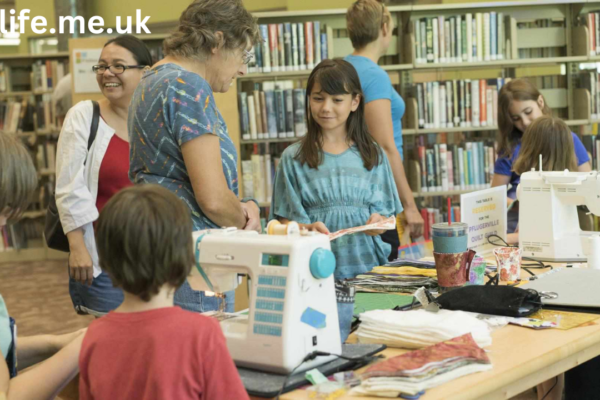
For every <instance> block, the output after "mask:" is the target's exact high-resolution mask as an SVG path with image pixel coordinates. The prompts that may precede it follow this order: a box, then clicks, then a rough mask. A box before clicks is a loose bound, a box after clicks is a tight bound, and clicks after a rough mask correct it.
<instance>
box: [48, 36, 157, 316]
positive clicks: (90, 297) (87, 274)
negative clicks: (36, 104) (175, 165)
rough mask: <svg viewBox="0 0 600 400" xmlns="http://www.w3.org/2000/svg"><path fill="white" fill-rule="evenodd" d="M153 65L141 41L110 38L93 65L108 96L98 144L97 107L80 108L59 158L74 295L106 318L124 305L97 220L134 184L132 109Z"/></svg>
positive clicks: (64, 134) (67, 125)
mask: <svg viewBox="0 0 600 400" xmlns="http://www.w3.org/2000/svg"><path fill="white" fill-rule="evenodd" d="M150 65H152V57H151V56H150V51H149V50H148V48H147V47H146V45H145V44H144V42H142V41H141V40H139V39H137V38H135V37H134V36H131V35H122V36H118V37H116V38H114V39H111V40H109V41H108V42H107V43H106V44H105V45H104V48H103V49H102V53H101V55H100V59H99V60H98V64H97V65H95V66H94V67H93V70H94V72H95V73H96V80H97V81H98V86H99V87H100V90H101V91H102V94H103V95H104V98H103V99H102V100H100V101H98V104H99V110H100V118H99V122H98V130H97V133H96V137H95V140H94V143H93V144H92V146H91V147H90V149H89V151H88V138H89V136H90V127H91V125H92V116H93V113H94V111H93V110H94V107H93V104H92V102H91V101H82V102H80V103H78V104H76V105H75V106H74V107H73V108H71V110H69V112H68V113H67V116H66V118H65V122H64V125H63V128H62V130H61V133H60V138H59V140H58V149H57V157H56V160H57V162H56V206H57V208H58V213H59V215H60V220H61V223H62V226H63V229H64V231H65V232H66V234H67V238H68V239H69V247H70V254H69V264H68V265H69V273H70V282H69V292H70V294H71V299H72V300H73V306H74V307H75V309H76V310H77V312H78V313H81V314H92V315H95V316H101V315H103V314H106V313H107V312H109V311H110V310H113V309H115V308H116V307H118V306H119V304H121V302H122V301H123V292H122V291H121V290H120V289H117V288H114V287H113V285H112V282H111V281H110V278H109V277H108V275H107V274H105V273H103V272H102V271H101V269H100V266H99V264H98V253H97V251H96V243H95V241H94V227H93V222H94V221H95V220H96V219H97V218H98V215H99V212H100V210H101V209H102V207H104V204H106V203H107V202H108V200H109V199H110V198H111V196H112V195H113V194H115V193H116V192H118V191H119V190H120V189H122V188H124V187H126V186H129V185H131V182H130V181H129V177H128V171H129V132H128V131H127V111H128V109H129V103H130V101H131V96H132V95H133V92H134V91H135V88H136V87H137V85H138V83H139V82H140V79H141V77H142V74H143V69H144V68H145V67H149V66H150Z"/></svg>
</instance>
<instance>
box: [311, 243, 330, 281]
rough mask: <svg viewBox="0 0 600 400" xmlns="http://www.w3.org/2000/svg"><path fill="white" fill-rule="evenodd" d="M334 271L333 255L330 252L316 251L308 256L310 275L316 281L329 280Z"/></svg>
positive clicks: (324, 250) (325, 250)
mask: <svg viewBox="0 0 600 400" xmlns="http://www.w3.org/2000/svg"><path fill="white" fill-rule="evenodd" d="M333 271H335V255H333V253H332V251H331V250H327V249H316V250H315V251H313V253H312V255H311V256H310V273H311V274H312V276H314V277H315V278H316V279H325V278H329V277H330V276H331V274H333Z"/></svg>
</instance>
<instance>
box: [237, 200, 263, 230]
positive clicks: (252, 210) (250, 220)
mask: <svg viewBox="0 0 600 400" xmlns="http://www.w3.org/2000/svg"><path fill="white" fill-rule="evenodd" d="M240 204H241V205H242V209H243V210H244V215H245V216H246V225H245V226H244V230H245V231H257V232H258V233H260V232H261V231H262V227H261V225H260V209H259V208H258V206H257V205H256V203H255V202H253V201H247V202H245V203H240Z"/></svg>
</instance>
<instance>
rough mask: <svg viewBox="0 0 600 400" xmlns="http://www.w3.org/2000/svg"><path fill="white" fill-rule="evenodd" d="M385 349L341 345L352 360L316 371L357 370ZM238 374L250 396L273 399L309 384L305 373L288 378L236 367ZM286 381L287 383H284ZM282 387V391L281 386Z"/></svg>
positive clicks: (371, 346)
mask: <svg viewBox="0 0 600 400" xmlns="http://www.w3.org/2000/svg"><path fill="white" fill-rule="evenodd" d="M385 348H386V346H385V345H380V344H366V343H357V344H344V345H342V355H343V356H345V357H348V358H352V360H344V359H341V358H337V359H335V360H333V361H331V362H328V363H327V364H323V365H321V366H319V367H317V369H318V370H319V371H321V373H323V375H325V376H328V375H332V374H334V373H336V372H340V371H348V370H354V369H358V368H360V367H362V366H364V365H366V364H368V363H369V362H370V360H371V359H370V358H369V357H370V356H372V355H374V354H377V353H379V352H380V351H382V350H384V349H385ZM238 372H239V373H240V377H241V378H242V383H243V384H244V387H245V388H246V391H247V392H248V394H249V395H250V396H257V397H264V398H273V397H275V396H277V395H278V394H279V393H280V391H281V393H287V392H289V391H292V390H294V389H297V388H299V387H300V386H303V385H306V384H309V382H308V381H307V380H306V379H305V378H304V374H305V372H306V371H303V372H299V373H297V374H294V375H292V376H290V377H289V378H288V376H287V375H280V374H274V373H271V372H264V371H257V370H253V369H246V368H242V367H238ZM286 379H287V382H286ZM284 383H285V386H284V387H283V390H282V385H284Z"/></svg>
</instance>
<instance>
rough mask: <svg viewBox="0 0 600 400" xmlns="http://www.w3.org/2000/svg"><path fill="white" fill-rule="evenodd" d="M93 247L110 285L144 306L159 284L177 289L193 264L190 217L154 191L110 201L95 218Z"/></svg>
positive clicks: (165, 193)
mask: <svg viewBox="0 0 600 400" xmlns="http://www.w3.org/2000/svg"><path fill="white" fill-rule="evenodd" d="M96 244H97V246H98V256H99V261H100V267H101V268H102V269H103V270H104V271H106V272H107V273H108V275H109V276H110V277H111V279H112V281H113V283H114V285H115V286H117V287H120V288H122V289H123V290H124V291H126V292H128V293H131V294H134V295H136V296H139V297H140V298H141V299H142V300H144V301H150V299H151V298H152V297H153V296H155V295H156V294H158V292H159V291H160V289H161V287H162V286H163V285H164V284H169V285H170V286H172V287H174V288H178V287H179V286H181V285H182V284H183V283H184V282H185V280H186V278H187V277H188V275H189V274H190V270H191V268H192V266H193V263H194V254H193V243H192V219H191V216H190V211H189V209H188V207H186V205H185V204H184V203H183V202H182V201H181V200H179V198H178V197H177V196H176V195H175V194H173V193H171V192H170V191H169V190H167V189H165V188H163V187H161V186H159V185H152V184H144V185H136V186H132V187H129V188H126V189H123V190H121V191H120V192H118V193H117V194H116V195H114V196H113V197H112V198H111V199H110V200H109V201H108V203H106V205H105V206H104V208H103V209H102V212H101V213H100V218H98V224H97V226H96Z"/></svg>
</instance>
